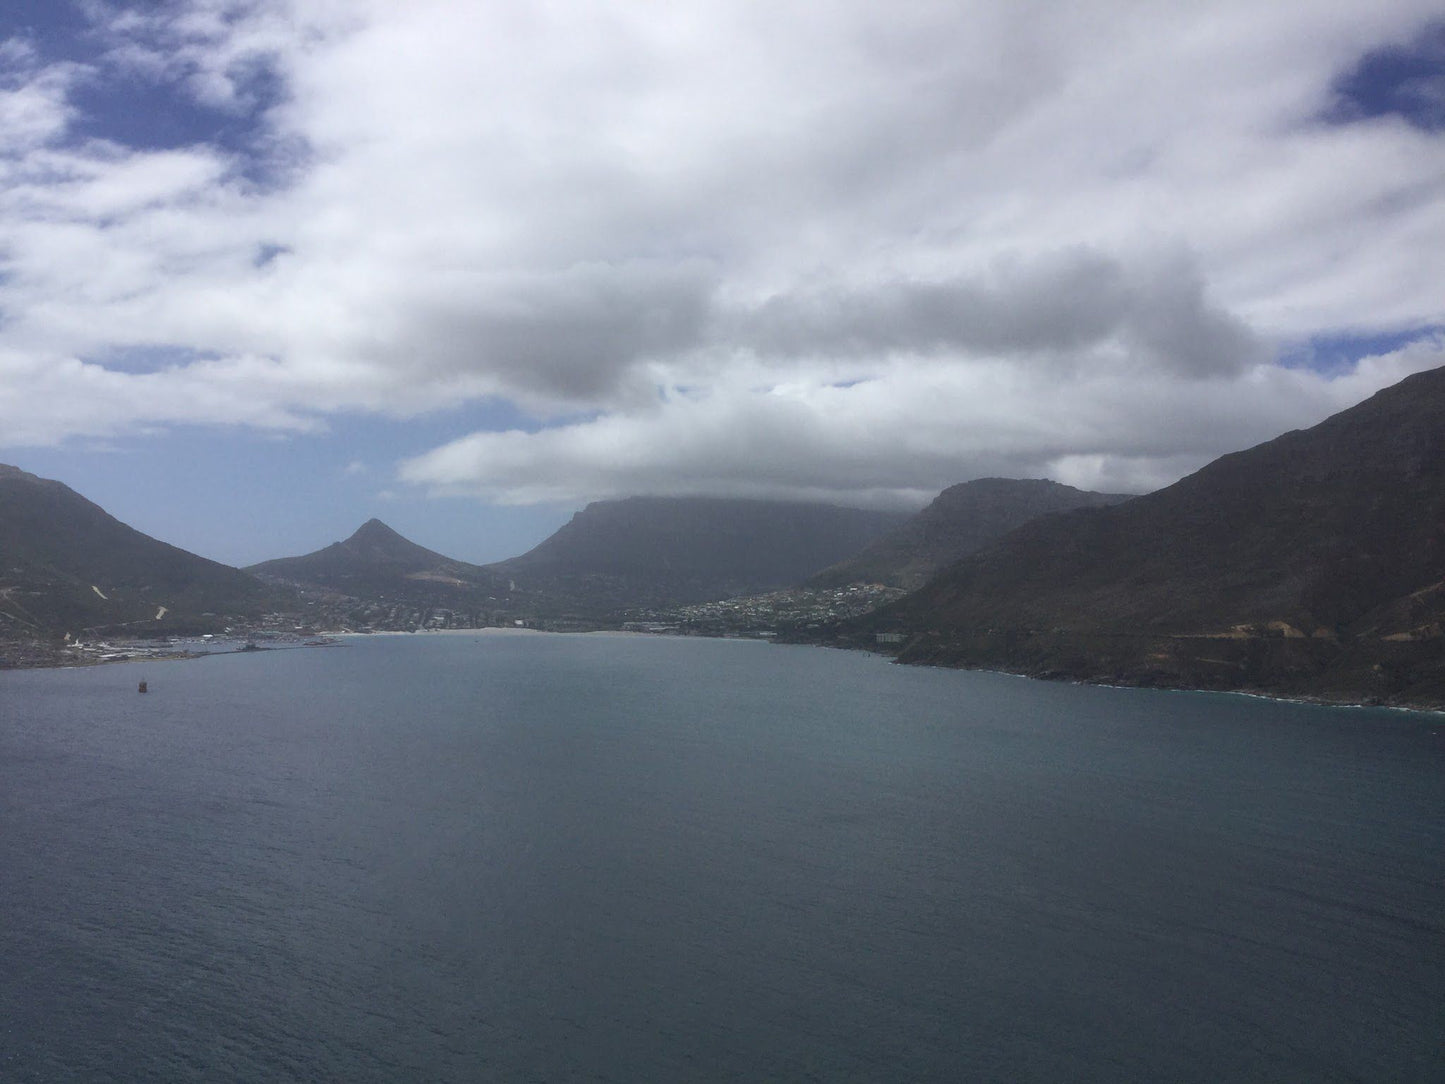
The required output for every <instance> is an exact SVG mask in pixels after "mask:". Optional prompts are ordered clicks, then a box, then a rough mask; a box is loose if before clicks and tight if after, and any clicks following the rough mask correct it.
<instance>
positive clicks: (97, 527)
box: [0, 465, 275, 636]
mask: <svg viewBox="0 0 1445 1084" xmlns="http://www.w3.org/2000/svg"><path fill="white" fill-rule="evenodd" d="M274 594H275V593H274V592H273V591H270V590H268V589H267V588H265V587H264V586H263V585H262V584H261V583H259V582H258V581H257V580H255V579H254V578H252V577H250V576H247V575H246V574H245V573H243V572H240V571H238V570H237V569H234V568H230V567H228V566H226V565H222V564H218V563H217V562H215V561H208V560H206V559H205V558H204V557H197V556H196V555H195V554H194V553H187V552H186V551H185V550H182V549H177V548H176V547H175V546H170V545H167V544H166V543H164V542H158V541H156V540H155V539H154V538H151V537H149V536H148V535H144V534H141V533H140V532H139V531H137V530H134V529H133V528H130V527H127V526H126V525H125V524H124V523H121V522H120V521H119V520H117V519H116V518H114V517H113V516H111V515H109V514H108V513H107V512H106V511H105V510H104V509H102V508H100V507H99V506H98V505H95V504H92V503H91V502H90V501H88V500H86V499H85V498H84V497H82V496H80V494H78V493H76V492H75V491H74V490H72V489H70V488H69V487H68V486H65V485H63V484H61V483H60V482H55V481H51V480H49V479H45V478H38V477H36V476H35V475H33V474H28V473H26V472H25V471H23V470H20V469H19V468H17V467H11V466H5V465H0V636H7V635H8V636H48V635H52V634H59V633H63V632H72V633H76V634H79V633H81V632H82V631H84V630H87V629H93V628H104V629H108V630H115V629H117V628H118V627H119V626H122V625H125V626H129V629H128V631H130V632H133V633H138V634H144V633H150V632H161V631H178V630H184V629H188V628H202V627H207V628H208V627H211V626H213V625H216V624H218V623H219V622H218V621H217V620H216V618H217V617H219V616H221V615H236V616H250V615H254V614H257V613H260V612H262V611H263V610H265V609H267V608H269V606H270V605H271V604H272V603H273V602H274ZM208 615H209V616H208Z"/></svg>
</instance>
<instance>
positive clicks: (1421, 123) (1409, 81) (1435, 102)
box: [1327, 21, 1445, 132]
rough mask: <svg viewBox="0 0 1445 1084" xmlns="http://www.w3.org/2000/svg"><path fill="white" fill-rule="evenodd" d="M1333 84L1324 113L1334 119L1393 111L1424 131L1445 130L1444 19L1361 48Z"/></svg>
mask: <svg viewBox="0 0 1445 1084" xmlns="http://www.w3.org/2000/svg"><path fill="white" fill-rule="evenodd" d="M1333 89H1334V95H1335V100H1334V103H1333V105H1332V107H1331V109H1330V111H1329V113H1328V115H1327V119H1328V120H1330V121H1332V122H1334V123H1337V124H1348V123H1351V122H1353V121H1360V120H1372V119H1374V118H1377V117H1388V116H1396V117H1400V118H1401V119H1402V120H1404V121H1406V122H1407V123H1409V124H1411V125H1413V126H1414V127H1416V128H1420V129H1422V130H1424V131H1427V132H1439V131H1442V130H1445V21H1441V22H1436V23H1432V24H1431V25H1430V26H1428V27H1426V28H1425V29H1424V30H1422V31H1421V32H1420V33H1419V34H1418V35H1416V36H1415V37H1414V38H1412V39H1411V40H1410V41H1408V42H1406V43H1404V44H1402V45H1391V46H1386V47H1384V48H1381V49H1374V50H1371V51H1370V52H1368V53H1366V54H1365V55H1364V56H1363V57H1361V58H1360V60H1359V63H1357V64H1356V65H1355V66H1354V67H1353V68H1351V69H1350V70H1349V71H1348V72H1346V73H1344V74H1343V75H1342V76H1340V78H1339V79H1337V80H1336V81H1335V85H1334V88H1333Z"/></svg>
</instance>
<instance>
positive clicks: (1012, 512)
mask: <svg viewBox="0 0 1445 1084" xmlns="http://www.w3.org/2000/svg"><path fill="white" fill-rule="evenodd" d="M1129 499H1130V494H1124V493H1093V492H1089V491H1086V490H1082V489H1075V488H1074V487H1073V486H1066V485H1061V484H1059V483H1058V482H1051V481H1049V480H1047V479H1044V478H979V479H976V480H975V481H972V482H962V483H960V484H959V485H956V486H950V487H949V488H947V489H945V490H944V491H943V492H942V493H940V494H939V495H938V496H937V497H936V498H935V499H934V501H933V503H931V504H930V505H929V506H928V507H927V508H925V509H923V511H921V512H919V513H918V514H917V515H916V516H914V517H912V518H911V519H909V520H908V521H907V522H906V523H904V524H902V525H901V526H900V527H898V528H897V529H896V530H893V531H890V532H889V533H888V534H886V535H884V536H883V537H882V538H880V539H879V540H878V541H877V542H874V543H873V544H872V545H871V546H869V547H868V548H867V549H865V550H864V551H863V552H862V553H860V554H858V555H857V556H856V557H852V558H850V559H849V560H846V561H843V562H841V563H840V564H836V565H834V566H833V567H832V568H828V569H825V570H824V571H823V572H821V573H819V574H818V575H816V576H814V577H813V578H812V579H811V580H809V581H808V585H809V586H810V587H843V586H846V585H847V584H852V583H881V584H885V585H887V586H889V587H902V588H904V589H906V590H910V591H911V590H914V589H916V588H918V587H921V586H923V584H924V582H925V581H926V580H928V579H929V577H931V576H932V575H933V574H934V573H936V572H938V571H939V570H940V569H941V568H943V567H944V566H945V565H949V564H952V563H953V562H954V561H957V560H958V559H959V558H960V557H964V556H966V555H968V554H970V553H973V552H974V551H975V550H978V549H981V548H982V547H984V546H986V545H988V544H989V543H990V542H993V541H996V540H997V539H999V538H1001V537H1003V536H1004V535H1005V534H1007V533H1008V532H1009V531H1012V530H1013V529H1014V528H1015V527H1018V526H1020V525H1022V524H1024V523H1027V522H1029V520H1033V519H1037V518H1039V517H1040V516H1046V515H1050V514H1052V513H1055V512H1067V511H1070V510H1072V509H1074V508H1089V507H1102V506H1105V505H1111V504H1119V503H1120V502H1122V501H1126V500H1129Z"/></svg>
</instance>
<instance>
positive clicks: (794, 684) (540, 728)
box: [0, 632, 1445, 1081]
mask: <svg viewBox="0 0 1445 1084" xmlns="http://www.w3.org/2000/svg"><path fill="white" fill-rule="evenodd" d="M140 677H145V678H146V679H147V681H148V684H149V689H150V691H149V692H148V693H147V694H146V695H144V696H141V695H138V694H137V692H136V682H137V681H138V679H139V678H140ZM1442 854H1445V719H1442V718H1441V717H1439V716H1432V715H1426V714H1410V713H1399V712H1388V711H1380V710H1353V709H1337V708H1319V707H1312V706H1307V705H1296V704H1280V703H1271V702H1266V701H1259V700H1251V699H1248V698H1243V697H1231V696H1213V695H1203V694H1178V693H1156V692H1145V691H1137V690H1114V689H1104V688H1092V687H1078V686H1067V685H1052V684H1045V683H1037V682H1029V681H1024V680H1021V679H1015V678H1010V677H1007V676H1003V675H996V674H983V673H965V672H957V671H936V670H923V669H910V668H900V667H896V666H892V665H890V664H889V663H887V662H886V661H885V660H882V659H880V658H876V657H873V656H868V655H863V654H853V653H843V652H834V651H828V650H823V649H816V648H805V647H787V646H773V645H764V644H758V643H751V642H738V641H717V640H692V639H666V638H648V637H631V636H622V635H578V636H549V635H540V634H527V633H495V632H493V633H467V634H451V635H421V636H410V637H406V636H402V637H372V638H361V639H354V640H350V641H348V642H347V643H346V644H345V645H344V646H340V647H336V648H328V649H311V650H296V651H275V652H259V653H248V654H239V655H229V656H216V657H211V658H207V659H203V660H197V661H194V662H182V663H167V664H149V665H131V666H110V667H100V668H92V669H84V670H68V671H30V672H18V673H5V674H0V921H3V928H0V959H3V965H4V966H3V970H0V1080H6V1081H9V1080H16V1081H50V1080H135V1079H165V1080H215V1079H227V1080H246V1081H250V1080H255V1081H260V1080H288V1079H289V1080H317V1079H334V1080H348V1081H371V1080H376V1081H382V1080H438V1081H440V1080H502V1081H512V1080H517V1081H531V1080H537V1081H556V1080H617V1081H633V1080H678V1081H680V1080H759V1079H776V1080H827V1081H833V1080H880V1081H889V1080H898V1081H905V1080H909V1081H916V1080H1063V1079H1070V1080H1098V1081H1105V1080H1108V1081H1117V1080H1161V1079H1168V1080H1177V1081H1195V1080H1197V1081H1213V1080H1223V1079H1232V1080H1246V1079H1250V1080H1311V1081H1320V1080H1360V1079H1367V1080H1374V1079H1390V1080H1422V1081H1424V1080H1439V1079H1441V1078H1442V1077H1445V1046H1442V1043H1445V1039H1442V1037H1445V909H1442V902H1445V887H1442V882H1445V861H1442V857H1441V856H1442Z"/></svg>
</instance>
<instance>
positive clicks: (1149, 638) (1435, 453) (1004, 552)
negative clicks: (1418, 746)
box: [847, 369, 1445, 702]
mask: <svg viewBox="0 0 1445 1084" xmlns="http://www.w3.org/2000/svg"><path fill="white" fill-rule="evenodd" d="M1442 620H1445V369H1437V370H1433V371H1431V372H1427V373H1421V374H1417V375H1415V376H1412V377H1409V378H1407V379H1406V380H1404V381H1402V382H1401V383H1400V384H1397V385H1395V386H1394V387H1392V388H1388V389H1386V390H1384V391H1382V392H1380V393H1378V394H1377V395H1375V396H1374V397H1372V398H1371V399H1369V400H1367V401H1366V402H1364V403H1361V404H1359V405H1358V406H1356V407H1353V408H1351V409H1350V410H1346V411H1344V412H1342V413H1340V414H1337V415H1335V416H1334V417H1332V418H1329V419H1327V420H1326V421H1325V422H1323V423H1321V424H1320V425H1317V426H1315V427H1314V428H1312V429H1308V430H1304V431H1295V432H1291V433H1287V434H1285V435H1284V436H1281V437H1279V438H1277V439H1276V440H1272V441H1270V442H1268V443H1266V444H1262V445H1260V446H1258V447H1256V448H1252V449H1250V450H1248V451H1244V452H1237V453H1234V454H1232V455H1227V456H1224V457H1222V458H1221V459H1218V460H1216V461H1215V462H1213V463H1211V464H1209V465H1208V466H1207V467H1205V468H1204V469H1202V470H1200V471H1198V472H1197V473H1195V474H1193V475H1190V476H1189V477H1188V478H1185V479H1183V480H1182V481H1180V482H1178V483H1176V484H1175V485H1173V486H1170V487H1168V488H1167V489H1164V490H1160V491H1159V492H1157V493H1152V494H1149V495H1147V496H1144V497H1139V498H1136V499H1134V500H1132V501H1129V502H1127V503H1125V504H1121V505H1118V506H1115V507H1110V508H1096V509H1083V510H1079V511H1074V512H1070V513H1066V514H1064V515H1062V516H1055V517H1050V518H1048V519H1044V520H1038V521H1035V522H1034V523H1031V524H1027V525H1025V526H1023V527H1021V528H1019V529H1018V530H1017V531H1015V532H1013V533H1012V534H1010V535H1007V536H1006V537H1005V538H1003V539H1002V540H1001V541H999V542H998V543H996V544H995V545H993V546H991V547H989V548H987V549H984V550H982V551H980V552H978V553H976V554H974V555H972V556H971V557H968V558H965V559H964V560H963V561H961V562H960V563H958V564H957V565H955V566H953V567H951V568H949V569H948V570H947V571H946V572H945V573H943V574H942V575H940V576H939V577H938V578H937V579H936V580H934V581H933V582H931V583H929V584H928V585H926V586H925V587H924V588H923V589H921V590H920V591H918V592H916V593H915V594H913V595H911V596H909V597H907V598H905V599H903V600H902V601H900V602H899V603H897V604H895V605H894V606H892V607H889V608H887V609H885V610H883V611H880V612H879V613H878V614H876V615H874V616H873V618H872V623H871V624H869V625H867V626H866V627H864V626H860V627H859V628H857V629H854V630H852V632H851V633H849V634H847V635H853V636H855V637H862V638H867V636H866V634H867V633H869V632H878V631H896V632H901V633H903V634H904V635H905V637H907V639H908V644H907V646H906V648H905V649H904V651H903V655H902V657H903V658H904V659H905V660H906V661H920V662H937V663H947V664H955V665H977V666H996V667H1000V668H1005V669H1017V670H1025V671H1028V672H1034V673H1052V674H1056V675H1059V676H1072V677H1081V678H1089V679H1101V680H1117V681H1130V682H1139V683H1152V684H1165V685H1191V686H1203V687H1210V688H1260V689H1266V690H1269V691H1273V692H1284V693H1321V694H1326V695H1334V696H1365V697H1378V698H1380V699H1384V700H1393V701H1401V702H1420V701H1429V700H1433V699H1438V700H1439V701H1442V702H1445V680H1442V678H1445V652H1442V639H1441V627H1442Z"/></svg>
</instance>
